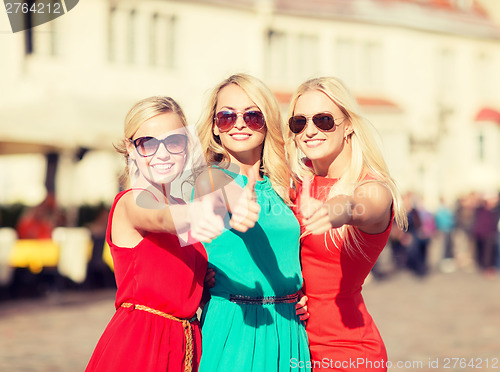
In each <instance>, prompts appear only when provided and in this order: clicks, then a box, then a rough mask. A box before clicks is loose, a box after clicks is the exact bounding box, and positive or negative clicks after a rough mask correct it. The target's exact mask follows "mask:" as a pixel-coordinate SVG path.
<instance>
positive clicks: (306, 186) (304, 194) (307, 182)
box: [300, 176, 312, 200]
mask: <svg viewBox="0 0 500 372" xmlns="http://www.w3.org/2000/svg"><path fill="white" fill-rule="evenodd" d="M311 184H312V177H311V176H306V177H304V180H303V181H302V191H301V193H300V198H301V199H302V200H304V199H306V198H309V197H311Z"/></svg>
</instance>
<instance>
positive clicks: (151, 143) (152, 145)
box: [130, 134, 187, 157]
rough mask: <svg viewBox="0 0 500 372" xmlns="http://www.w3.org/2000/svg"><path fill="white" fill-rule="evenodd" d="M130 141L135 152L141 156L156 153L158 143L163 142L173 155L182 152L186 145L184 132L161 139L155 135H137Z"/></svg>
mask: <svg viewBox="0 0 500 372" xmlns="http://www.w3.org/2000/svg"><path fill="white" fill-rule="evenodd" d="M130 141H131V142H132V143H133V144H134V146H135V148H136V150H137V153H138V154H139V155H141V156H143V157H146V156H153V155H154V154H156V151H158V148H159V147H160V143H163V145H164V146H165V149H167V151H168V152H169V153H171V154H173V155H175V154H180V153H182V152H184V151H185V150H186V146H187V136H186V135H185V134H172V135H170V136H168V137H165V138H164V139H162V140H159V139H158V138H155V137H139V138H137V139H135V140H130Z"/></svg>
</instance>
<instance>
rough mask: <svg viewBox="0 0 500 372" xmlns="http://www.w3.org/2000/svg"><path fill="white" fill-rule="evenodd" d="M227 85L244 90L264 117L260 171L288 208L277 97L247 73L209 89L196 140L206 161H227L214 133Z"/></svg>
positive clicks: (285, 169) (213, 162)
mask: <svg viewBox="0 0 500 372" xmlns="http://www.w3.org/2000/svg"><path fill="white" fill-rule="evenodd" d="M230 84H235V85H237V86H239V87H240V88H241V89H243V91H244V92H245V93H246V94H247V95H248V97H249V98H250V99H251V100H252V101H253V102H254V103H255V104H256V105H257V107H258V108H259V109H260V110H261V111H262V114H263V115H264V119H265V121H266V129H267V130H266V135H265V138H264V144H263V148H262V154H261V171H262V173H263V174H264V175H266V176H267V177H269V180H270V181H271V185H272V186H273V188H274V190H275V191H276V193H277V194H278V195H279V196H280V197H281V198H282V199H283V200H284V201H285V203H287V204H289V205H290V204H291V200H290V195H289V190H290V180H291V173H290V170H289V168H288V165H287V163H286V158H285V156H286V152H285V141H284V139H283V123H282V120H281V112H280V108H279V105H278V101H277V100H276V97H275V96H274V94H273V93H272V92H271V90H270V89H269V88H268V87H267V86H266V85H265V84H264V83H263V82H262V81H261V80H259V79H257V78H255V77H253V76H251V75H247V74H235V75H232V76H230V77H228V78H227V79H225V80H224V81H222V82H221V83H220V84H218V85H217V86H216V87H215V88H214V89H212V91H211V92H210V95H209V97H208V102H207V104H206V109H205V110H204V112H203V114H202V116H201V118H200V120H199V122H198V137H199V139H200V143H201V147H202V149H203V152H204V156H205V159H206V161H207V163H208V165H210V164H220V163H221V162H227V163H229V162H230V157H229V153H228V152H227V151H226V149H225V148H224V147H223V146H222V144H221V142H220V139H219V138H218V136H216V135H215V134H214V133H213V126H214V125H215V122H214V117H215V114H216V112H215V110H216V107H217V100H218V95H219V92H220V91H221V90H222V89H223V88H224V87H226V86H228V85H230Z"/></svg>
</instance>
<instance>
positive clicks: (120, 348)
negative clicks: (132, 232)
mask: <svg viewBox="0 0 500 372" xmlns="http://www.w3.org/2000/svg"><path fill="white" fill-rule="evenodd" d="M127 191H130V190H126V191H122V192H121V193H119V194H118V195H117V196H116V198H115V201H114V203H113V206H112V208H111V211H110V217H109V219H108V221H109V222H108V229H107V232H106V240H107V242H108V244H109V246H110V248H111V254H112V256H113V262H114V268H115V277H116V284H117V288H118V289H117V293H116V301H115V307H116V309H117V310H116V313H115V314H114V316H113V318H112V319H111V321H110V322H109V324H108V326H107V328H106V329H105V331H104V333H103V335H102V336H101V338H100V340H99V342H98V344H97V346H96V348H95V350H94V353H93V355H92V358H91V359H90V362H89V364H88V366H87V369H86V371H88V372H90V371H102V372H113V371H120V372H123V371H134V372H136V371H147V372H156V371H162V372H165V371H170V372H181V371H184V352H185V347H186V341H185V332H184V328H183V324H182V323H181V322H178V321H175V320H171V319H167V318H164V317H163V316H160V315H157V314H153V313H150V312H148V311H144V310H140V309H137V308H136V309H134V308H133V307H129V308H125V307H121V305H122V304H123V303H132V304H138V305H143V306H147V307H149V308H151V309H155V310H159V311H161V312H163V313H166V314H170V315H173V316H175V317H178V318H183V319H190V318H192V317H193V316H194V315H195V313H196V310H197V308H198V305H199V303H200V299H201V295H202V291H203V280H204V277H205V273H206V269H207V255H206V252H205V249H204V248H203V246H202V245H201V243H196V244H192V245H187V246H184V247H181V246H180V244H179V240H178V238H177V236H175V235H172V234H168V233H148V234H147V235H146V236H145V237H144V238H143V239H142V240H141V242H140V243H139V244H137V245H136V246H135V247H134V248H122V247H118V246H116V245H115V244H113V242H112V241H111V221H113V213H114V210H115V206H116V203H117V202H118V200H119V199H120V198H121V197H122V196H123V195H124V194H125V193H126V192H127ZM191 329H192V335H193V346H194V350H193V361H192V365H193V369H192V370H193V371H197V370H198V364H199V361H200V356H201V332H200V324H199V322H198V321H197V320H196V321H194V322H192V323H191Z"/></svg>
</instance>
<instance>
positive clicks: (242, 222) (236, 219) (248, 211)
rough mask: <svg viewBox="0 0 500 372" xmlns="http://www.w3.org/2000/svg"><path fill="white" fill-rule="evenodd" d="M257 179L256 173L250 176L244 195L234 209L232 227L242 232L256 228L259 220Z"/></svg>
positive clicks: (230, 222) (232, 211)
mask: <svg viewBox="0 0 500 372" xmlns="http://www.w3.org/2000/svg"><path fill="white" fill-rule="evenodd" d="M256 183H257V179H256V176H255V174H254V173H250V174H249V175H248V183H247V185H246V186H245V188H244V190H243V195H242V197H241V198H240V200H239V201H238V203H237V204H236V205H235V207H234V208H232V210H231V213H232V216H231V221H229V224H230V225H231V227H232V228H233V229H235V230H237V231H240V232H246V231H248V229H251V228H252V227H254V226H255V223H256V222H257V220H258V219H259V213H260V205H259V204H258V203H257V194H256V193H255V184H256Z"/></svg>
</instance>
